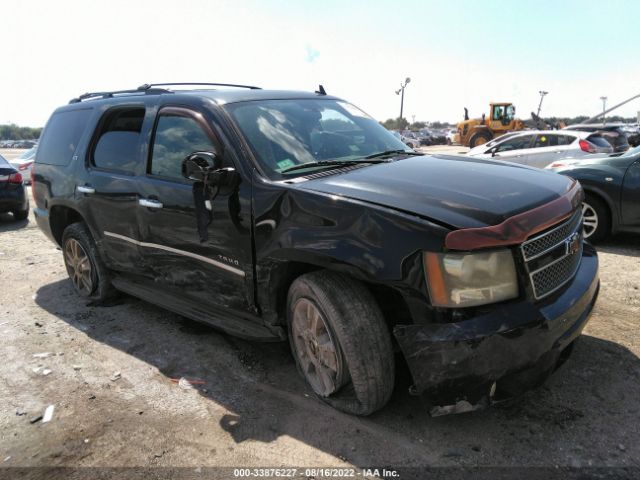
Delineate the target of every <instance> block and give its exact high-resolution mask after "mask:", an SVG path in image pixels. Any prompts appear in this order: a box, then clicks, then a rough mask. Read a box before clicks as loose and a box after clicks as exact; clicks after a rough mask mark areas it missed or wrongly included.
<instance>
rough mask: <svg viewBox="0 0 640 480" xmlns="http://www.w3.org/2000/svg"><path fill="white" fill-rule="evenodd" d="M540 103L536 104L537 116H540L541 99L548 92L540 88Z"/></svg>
mask: <svg viewBox="0 0 640 480" xmlns="http://www.w3.org/2000/svg"><path fill="white" fill-rule="evenodd" d="M539 93H540V103H539V104H538V114H537V116H538V117H539V116H540V110H541V109H542V100H543V99H544V96H545V95H546V94H548V93H549V92H545V91H544V90H540V92H539Z"/></svg>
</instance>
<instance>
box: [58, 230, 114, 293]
mask: <svg viewBox="0 0 640 480" xmlns="http://www.w3.org/2000/svg"><path fill="white" fill-rule="evenodd" d="M62 252H63V256H64V265H65V267H66V269H67V273H68V275H69V278H70V279H71V283H72V285H73V288H74V290H75V291H76V293H77V294H78V295H80V296H81V297H84V298H89V299H91V300H95V301H103V300H106V299H107V298H110V297H111V296H112V295H113V293H114V292H115V290H114V289H113V287H112V286H111V279H110V277H109V270H108V269H107V267H106V266H105V265H104V263H103V262H102V259H101V258H100V254H99V253H98V249H97V248H96V244H95V242H94V241H93V237H92V236H91V233H90V232H89V229H88V228H87V226H86V225H85V224H84V223H72V224H71V225H69V226H68V227H67V228H65V230H64V232H63V233H62Z"/></svg>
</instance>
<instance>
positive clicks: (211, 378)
mask: <svg viewBox="0 0 640 480" xmlns="http://www.w3.org/2000/svg"><path fill="white" fill-rule="evenodd" d="M599 250H600V252H601V255H600V259H601V280H602V290H601V294H600V299H599V301H598V304H597V306H596V309H595V312H594V314H593V316H592V319H591V322H590V323H589V324H588V326H587V328H586V331H585V332H584V335H583V337H582V338H581V339H580V341H579V342H578V345H577V346H576V349H575V350H574V353H573V356H572V357H571V358H570V359H569V361H568V362H567V363H566V364H565V365H564V366H563V367H562V368H561V369H560V370H559V371H558V372H557V373H556V374H555V375H554V376H553V377H552V378H551V379H550V380H549V381H548V382H547V384H546V385H545V386H543V387H542V388H540V389H538V390H536V391H534V392H531V393H530V394H528V395H527V396H525V398H523V399H522V400H521V401H520V402H518V403H517V404H516V405H514V406H511V407H508V408H491V409H488V410H485V411H481V412H475V413H472V414H464V415H457V416H448V417H439V418H431V417H429V415H428V413H427V411H426V402H425V400H424V399H421V398H415V397H412V396H410V395H409V394H408V393H407V387H408V385H409V379H408V378H407V376H406V372H405V373H404V374H402V372H401V378H400V379H399V381H398V387H397V389H396V391H395V393H394V396H393V398H392V400H391V402H390V403H389V405H388V406H387V408H385V409H384V410H383V411H381V412H379V413H377V414H375V415H373V416H371V417H368V418H355V417H350V416H347V415H344V414H341V413H339V412H336V411H335V410H332V409H331V408H329V407H327V406H325V405H324V404H323V403H321V402H320V401H318V400H316V399H315V398H313V396H312V395H311V392H310V390H309V389H308V388H307V387H306V386H305V384H304V382H303V381H302V379H301V378H299V377H298V375H297V373H296V370H295V366H294V363H293V360H292V358H291V357H290V355H289V353H288V347H287V345H284V344H255V343H248V342H245V341H241V340H237V339H234V338H231V337H229V336H227V335H224V334H221V333H218V332H216V331H214V330H212V329H209V328H207V327H204V326H201V325H199V324H197V323H194V322H191V321H188V320H185V319H182V318H181V317H179V316H177V315H174V314H172V313H169V312H166V311H164V310H161V309H159V308H157V307H155V306H153V305H150V304H148V303H144V302H142V301H139V300H136V299H134V298H131V297H123V298H122V300H121V301H119V302H118V303H117V304H115V305H113V306H109V307H95V306H88V305H86V302H85V301H82V300H81V299H80V298H79V297H78V296H76V295H75V294H74V293H73V291H72V288H71V285H70V283H69V281H68V280H67V276H66V272H65V270H64V266H63V263H62V255H61V252H60V251H59V250H57V249H56V247H55V246H54V245H53V244H52V243H50V242H49V241H48V240H47V239H46V238H45V237H44V236H43V235H42V233H41V232H40V230H39V229H38V228H37V226H36V225H35V223H34V221H33V219H32V218H30V219H29V220H28V221H24V222H14V221H13V219H12V217H11V216H10V215H0V281H1V282H2V283H1V285H2V288H1V289H0V335H1V338H2V343H1V346H0V358H2V359H3V361H2V363H1V364H0V405H1V406H0V466H4V467H8V466H76V467H77V466H104V467H115V466H140V467H194V468H195V467H207V466H231V467H238V466H245V467H265V466H271V467H275V466H298V467H302V466H309V467H320V466H322V467H328V466H355V467H357V468H358V473H360V470H359V469H360V468H369V467H374V466H377V467H381V466H387V467H393V468H402V467H417V466H427V465H428V466H461V465H462V466H476V465H479V466H556V465H557V466H561V467H562V466H569V467H588V466H596V467H598V466H627V467H636V468H638V467H640V429H639V428H638V426H639V421H638V417H639V414H640V401H639V399H640V359H639V358H638V357H639V355H640V337H639V335H638V326H639V320H638V317H639V314H640V290H639V288H640V241H639V238H638V237H637V236H620V237H618V238H615V239H614V240H611V241H610V242H608V243H606V244H605V245H603V246H601V247H600V248H599ZM40 353H50V355H48V356H46V355H45V356H44V358H37V357H34V354H40ZM44 369H49V370H51V372H50V373H49V374H47V375H45V374H44V373H45V371H44ZM118 374H119V375H118ZM180 377H186V378H191V379H199V380H201V381H202V382H203V383H201V384H198V385H196V388H194V389H190V390H183V389H182V388H180V387H179V386H178V385H177V384H176V383H174V382H173V381H172V379H178V378H180ZM48 405H55V410H54V413H53V418H52V420H51V421H50V422H48V423H42V422H41V421H37V422H35V423H30V421H31V420H32V419H34V418H35V417H37V416H39V415H41V414H42V413H43V412H44V410H45V408H46V407H47V406H48ZM6 472H7V470H5V471H4V473H6ZM636 472H637V471H636ZM0 473H2V469H0ZM318 478H320V477H318Z"/></svg>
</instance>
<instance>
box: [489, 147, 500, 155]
mask: <svg viewBox="0 0 640 480" xmlns="http://www.w3.org/2000/svg"><path fill="white" fill-rule="evenodd" d="M497 151H498V147H493V148H491V149H489V152H491V156H492V157H495V156H496V152H497Z"/></svg>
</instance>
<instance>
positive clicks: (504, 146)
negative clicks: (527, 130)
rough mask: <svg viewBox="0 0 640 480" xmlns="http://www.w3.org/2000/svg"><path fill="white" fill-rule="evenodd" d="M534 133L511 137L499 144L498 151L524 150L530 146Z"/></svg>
mask: <svg viewBox="0 0 640 480" xmlns="http://www.w3.org/2000/svg"><path fill="white" fill-rule="evenodd" d="M532 138H533V135H522V136H521V137H515V138H511V139H509V140H507V141H505V142H503V143H501V144H500V145H498V148H497V150H496V151H497V152H509V151H511V150H522V149H523V148H529V146H530V145H531V139H532Z"/></svg>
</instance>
